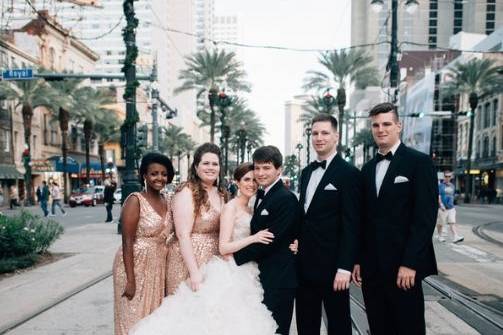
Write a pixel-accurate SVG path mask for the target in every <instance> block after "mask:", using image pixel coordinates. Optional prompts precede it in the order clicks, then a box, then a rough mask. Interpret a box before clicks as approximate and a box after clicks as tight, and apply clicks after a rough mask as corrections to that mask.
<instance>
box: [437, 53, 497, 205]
mask: <svg viewBox="0 0 503 335" xmlns="http://www.w3.org/2000/svg"><path fill="white" fill-rule="evenodd" d="M502 71H503V67H502V66H500V65H496V62H495V60H493V59H478V58H472V59H471V60H469V61H468V62H466V63H459V62H458V63H456V64H455V65H454V66H453V67H452V68H450V69H449V72H448V73H447V76H448V78H449V79H450V80H449V81H448V82H447V84H446V85H445V86H444V87H445V90H446V93H447V95H455V94H468V101H469V104H470V109H471V112H470V133H469V138H468V157H467V162H466V170H467V171H468V175H467V177H468V180H467V185H466V186H467V187H466V190H467V191H466V192H465V202H466V203H468V202H470V200H471V193H472V179H471V174H470V170H471V167H472V146H473V128H474V119H475V111H476V109H477V105H478V103H479V100H480V99H482V98H484V97H486V96H488V95H491V94H495V93H498V92H501V91H503V78H501V77H502V76H501V73H502Z"/></svg>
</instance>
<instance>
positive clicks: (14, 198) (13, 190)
mask: <svg viewBox="0 0 503 335" xmlns="http://www.w3.org/2000/svg"><path fill="white" fill-rule="evenodd" d="M9 198H10V202H9V205H10V209H14V207H19V202H18V199H19V196H18V192H17V187H16V185H12V186H11V187H10V189H9Z"/></svg>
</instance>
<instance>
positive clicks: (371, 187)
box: [369, 158, 377, 199]
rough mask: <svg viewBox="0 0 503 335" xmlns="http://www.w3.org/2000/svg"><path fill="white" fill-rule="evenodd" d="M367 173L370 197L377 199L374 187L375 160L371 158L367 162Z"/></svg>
mask: <svg viewBox="0 0 503 335" xmlns="http://www.w3.org/2000/svg"><path fill="white" fill-rule="evenodd" d="M369 164H370V165H369V174H370V193H372V199H377V188H376V166H377V160H376V159H375V158H373V159H372V160H371V161H370V163H369Z"/></svg>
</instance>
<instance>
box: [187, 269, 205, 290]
mask: <svg viewBox="0 0 503 335" xmlns="http://www.w3.org/2000/svg"><path fill="white" fill-rule="evenodd" d="M202 282H203V274H202V273H201V272H200V271H197V272H195V273H192V274H190V276H189V279H188V284H189V287H190V289H191V290H192V291H194V292H196V291H199V289H200V288H201V284H202Z"/></svg>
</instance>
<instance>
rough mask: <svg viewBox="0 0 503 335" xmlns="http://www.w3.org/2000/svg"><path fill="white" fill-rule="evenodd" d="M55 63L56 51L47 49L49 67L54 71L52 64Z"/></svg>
mask: <svg viewBox="0 0 503 335" xmlns="http://www.w3.org/2000/svg"><path fill="white" fill-rule="evenodd" d="M55 61H56V51H55V50H54V48H50V49H49V67H50V68H51V70H54V65H55V64H54V62H55Z"/></svg>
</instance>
